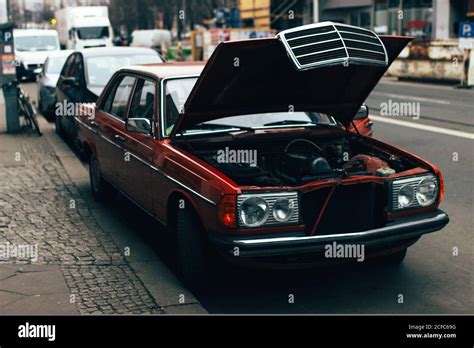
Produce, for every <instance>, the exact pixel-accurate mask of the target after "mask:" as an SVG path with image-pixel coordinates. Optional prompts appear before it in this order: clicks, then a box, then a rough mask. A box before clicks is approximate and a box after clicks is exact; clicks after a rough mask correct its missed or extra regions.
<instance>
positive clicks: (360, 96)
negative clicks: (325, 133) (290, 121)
mask: <svg viewBox="0 0 474 348" xmlns="http://www.w3.org/2000/svg"><path fill="white" fill-rule="evenodd" d="M380 39H381V40H382V42H383V44H384V45H385V48H386V50H387V54H388V59H389V65H388V66H390V64H391V63H392V62H393V60H394V59H395V58H396V57H397V56H398V55H399V54H400V52H401V51H402V49H403V48H404V47H405V46H406V45H407V44H408V42H409V41H410V40H411V39H412V38H411V37H400V36H380ZM388 66H387V67H380V66H369V65H350V66H348V67H344V66H342V65H334V66H326V67H319V68H315V69H311V70H305V71H298V70H297V69H296V68H295V67H294V65H293V63H292V61H291V59H290V58H289V57H288V54H287V52H286V50H285V48H284V46H283V44H282V43H281V42H280V41H279V39H278V38H270V39H256V40H247V41H234V42H224V43H221V44H220V45H219V46H218V47H217V48H216V50H215V52H214V53H213V55H212V56H211V58H210V59H209V61H208V63H207V64H206V66H205V68H204V70H203V72H202V74H201V76H200V78H199V79H198V81H197V82H196V85H195V86H194V88H193V90H192V91H191V94H190V96H189V98H188V99H187V101H186V104H185V106H184V110H185V113H184V114H182V115H180V116H179V118H178V120H177V123H176V126H175V127H174V129H173V133H172V135H175V134H176V133H179V132H181V131H183V130H186V129H189V128H191V127H192V126H193V125H196V124H199V123H201V122H207V121H211V120H215V119H218V118H222V117H226V116H236V115H245V114H257V113H264V112H285V111H289V110H291V108H293V110H294V111H316V112H322V113H325V114H328V115H332V116H334V117H335V118H336V119H337V120H338V121H340V122H341V123H342V124H343V125H345V126H348V125H349V124H350V123H351V121H352V119H353V117H354V116H355V114H356V113H357V111H358V110H359V108H360V106H361V105H362V104H363V102H364V101H365V100H366V98H367V97H368V95H369V94H370V92H371V91H372V89H373V88H374V87H375V86H376V84H377V83H378V81H379V80H380V78H381V77H382V76H383V74H384V73H385V71H386V70H387V69H388ZM242 126H245V125H242Z"/></svg>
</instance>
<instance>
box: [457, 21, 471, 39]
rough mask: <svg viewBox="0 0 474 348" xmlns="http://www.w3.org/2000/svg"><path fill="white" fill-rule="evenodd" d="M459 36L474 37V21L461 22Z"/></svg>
mask: <svg viewBox="0 0 474 348" xmlns="http://www.w3.org/2000/svg"><path fill="white" fill-rule="evenodd" d="M459 37H474V22H460V23H459Z"/></svg>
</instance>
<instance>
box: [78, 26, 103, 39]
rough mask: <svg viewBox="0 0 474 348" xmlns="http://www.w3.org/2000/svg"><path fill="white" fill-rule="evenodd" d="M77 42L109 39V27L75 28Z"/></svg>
mask: <svg viewBox="0 0 474 348" xmlns="http://www.w3.org/2000/svg"><path fill="white" fill-rule="evenodd" d="M76 32H77V37H78V38H79V40H93V39H102V38H107V37H109V27H86V28H76Z"/></svg>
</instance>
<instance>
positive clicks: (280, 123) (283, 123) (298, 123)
mask: <svg viewBox="0 0 474 348" xmlns="http://www.w3.org/2000/svg"><path fill="white" fill-rule="evenodd" d="M286 125H296V126H302V127H307V126H316V127H333V126H332V125H330V124H325V123H313V122H304V121H296V120H284V121H276V122H270V123H265V124H264V125H263V126H264V127H271V126H286Z"/></svg>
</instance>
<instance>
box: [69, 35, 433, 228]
mask: <svg viewBox="0 0 474 348" xmlns="http://www.w3.org/2000/svg"><path fill="white" fill-rule="evenodd" d="M400 40H401V39H399V38H391V37H385V38H384V42H386V43H388V44H390V42H392V41H393V42H397V43H400V42H401V41H400ZM408 40H409V38H408V39H407V38H404V39H403V40H402V41H404V42H405V41H406V42H407V41H408ZM268 42H269V44H270V45H274V43H275V42H274V41H268ZM247 44H249V43H247ZM247 44H242V45H244V46H245V45H247ZM253 44H254V43H252V44H250V45H253ZM255 44H257V43H255ZM393 46H394V47H393V48H392V50H393V51H391V52H390V54H391V57H392V58H394V57H395V56H396V55H397V54H398V53H396V52H399V49H400V45H393ZM395 46H396V47H395ZM395 53H396V54H395ZM202 68H203V64H202V63H196V64H193V63H184V64H183V63H181V64H161V65H156V66H140V67H136V68H128V69H127V71H128V72H129V71H135V72H136V73H137V74H145V75H147V76H153V77H154V78H155V79H156V81H157V82H158V81H160V79H161V78H164V77H173V76H182V75H195V74H199V73H200V71H201V70H202ZM206 69H207V68H206ZM382 70H383V69H379V70H377V73H376V74H375V75H374V80H377V81H378V79H379V78H380V77H381V76H382V74H383V71H382ZM206 73H207V70H205V71H204V77H203V78H204V79H206V78H209V77H208V76H205V75H206ZM211 80H212V81H214V79H211ZM211 80H209V81H211ZM200 81H201V80H200ZM204 81H207V80H204ZM373 82H374V81H371V83H370V84H371V85H372V84H373ZM201 83H203V82H202V81H201ZM109 85H110V83H109ZM109 88H110V86H108V87H107V88H106V89H105V90H104V93H107V91H108V89H109ZM196 88H197V89H196ZM196 88H195V90H193V91H194V94H193V95H192V102H191V104H190V106H191V110H198V107H197V106H198V105H203V104H202V102H198V101H196V98H197V95H198V94H196V93H197V92H196V91H197V90H199V89H200V88H202V86H198V87H196ZM353 88H354V87H353ZM370 90H371V89H370ZM370 90H369V89H364V91H363V92H362V93H361V94H358V96H357V98H356V100H357V102H354V103H352V104H351V106H350V107H349V109H350V110H351V112H353V113H355V111H357V109H354V106H355V105H356V104H357V105H356V106H357V108H358V107H359V106H360V104H359V101H360V103H362V102H363V100H364V99H365V97H367V95H368V94H369V93H370ZM158 92H159V91H158ZM156 95H159V93H157V94H156ZM102 99H103V96H101V98H99V101H98V105H101V102H102ZM159 103H160V100H159V99H157V100H156V105H159ZM193 103H198V104H193ZM302 105H303V104H302ZM194 107H196V109H194ZM349 109H348V110H349ZM202 110H204V109H202ZM202 110H201V111H202ZM328 111H330V110H329V109H328ZM155 114H156V115H159V107H157V109H156V112H155ZM197 114H199V115H201V116H202V115H203V114H200V113H199V112H197V111H196V115H197ZM343 114H344V115H346V116H347V115H348V113H347V110H345V111H344V112H343ZM202 117H204V116H202ZM349 119H350V117H347V118H343V120H345V121H347V120H349ZM183 122H185V121H183V119H181V125H183ZM78 124H79V138H80V140H81V141H82V142H83V144H84V145H85V146H87V147H88V149H90V151H93V152H95V153H96V154H97V157H98V159H99V164H100V169H101V171H102V172H103V174H104V176H105V177H106V179H107V180H108V181H110V182H111V183H112V184H113V185H115V186H117V187H118V188H119V189H120V190H121V191H122V192H124V193H125V194H126V195H127V196H129V197H130V198H131V199H132V200H133V201H134V202H135V203H137V204H138V205H139V206H141V207H142V208H143V209H144V210H146V211H147V212H148V213H150V214H151V215H152V216H154V217H155V218H156V219H157V220H159V221H161V222H163V223H165V224H166V223H168V222H169V221H168V218H169V212H170V210H172V209H175V208H176V206H171V202H174V201H173V197H175V196H176V197H181V198H185V199H186V201H187V202H189V203H190V204H191V205H192V206H193V207H194V208H195V210H196V212H197V214H198V216H199V218H200V219H201V221H202V223H203V225H204V226H205V228H206V229H207V230H209V231H213V232H216V233H217V234H222V235H239V236H241V235H252V234H255V235H256V234H264V233H265V234H272V233H280V232H289V233H293V232H295V233H297V232H301V231H303V230H304V229H305V226H304V225H301V224H300V225H295V226H279V227H258V228H252V229H248V228H247V229H242V228H228V227H225V226H223V225H222V224H221V223H220V222H219V219H218V216H217V213H218V205H219V202H220V201H221V199H222V198H223V196H224V195H238V194H240V193H242V192H243V191H253V192H263V191H265V192H269V191H284V190H292V191H298V192H300V193H305V192H311V191H314V190H319V189H321V188H326V187H335V186H336V185H357V184H361V183H375V184H384V183H385V182H386V181H387V179H395V178H401V177H409V176H413V175H419V174H425V173H434V174H437V175H440V172H439V169H438V168H437V167H436V166H434V165H433V164H431V163H429V162H427V161H425V160H423V159H421V158H419V157H417V156H415V155H413V154H410V153H409V152H406V151H403V150H401V149H398V148H396V147H393V146H391V145H388V144H385V143H383V142H381V141H379V140H375V139H373V138H371V135H372V132H373V131H372V127H371V123H370V120H369V119H362V120H355V121H354V125H355V126H356V127H357V130H358V132H359V133H360V134H361V141H363V142H364V143H365V144H368V145H370V146H371V147H372V148H373V149H376V150H377V151H380V152H382V153H385V154H394V155H397V156H400V157H403V158H408V159H410V160H411V161H413V162H414V163H416V164H417V166H416V168H414V169H412V170H409V171H405V172H399V173H396V174H394V175H392V176H390V177H389V178H384V177H377V176H369V175H358V176H353V177H348V178H337V179H335V178H331V179H327V180H319V181H313V182H310V183H307V184H304V185H300V186H284V187H256V186H249V187H246V186H239V185H237V184H236V183H235V182H234V181H233V180H232V179H230V178H229V177H227V176H226V175H224V174H223V173H222V172H221V171H219V170H218V169H216V168H214V167H213V166H211V165H210V164H208V163H206V162H204V161H203V160H201V159H200V158H198V157H196V156H195V155H193V154H191V153H189V152H187V151H185V150H182V149H181V148H178V147H177V146H175V145H174V144H173V141H174V140H171V139H170V138H164V139H161V137H159V136H156V137H150V136H147V135H144V134H139V133H131V132H128V131H126V130H125V123H124V122H121V121H119V120H116V119H115V118H114V117H111V116H110V115H108V114H106V113H104V112H103V111H101V110H100V107H96V109H95V119H94V120H90V119H80V120H78ZM157 128H158V126H157ZM348 129H349V131H351V132H352V133H355V131H356V130H355V129H354V128H353V126H352V125H351V126H350V127H349V128H348ZM290 132H291V134H292V135H294V136H295V137H297V136H303V135H309V134H313V135H314V134H318V135H321V134H332V133H339V134H340V133H341V132H345V131H343V130H308V129H305V128H275V129H265V130H256V131H255V132H248V133H246V132H236V133H235V134H234V135H233V136H239V137H242V138H248V137H258V138H261V139H263V138H265V137H273V136H277V135H282V134H289V133H290ZM155 134H159V132H156V133H155ZM219 137H222V138H223V139H224V138H225V137H227V138H229V135H225V136H223V135H216V136H215V137H213V138H212V140H213V141H217V140H218V139H219ZM121 138H123V140H122V139H121ZM206 141H209V138H207V140H206V139H202V142H203V143H205V142H206ZM127 152H128V153H129V154H130V155H131V158H130V161H124V156H125V155H126V153H127ZM440 180H441V179H440ZM326 204H327V202H326V203H325V205H326ZM438 204H439V202H438ZM438 204H437V205H435V206H432V207H429V208H427V209H421V210H410V211H406V212H401V213H396V214H395V213H387V214H386V216H387V218H388V219H391V218H395V217H397V216H402V215H409V214H416V213H418V212H420V211H424V210H435V209H437V207H438ZM323 210H324V209H323ZM341 217H342V218H343V213H342V212H341ZM319 220H320V217H318V219H317V221H315V225H314V228H313V229H312V234H314V233H315V232H316V230H317V224H318V223H319Z"/></svg>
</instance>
